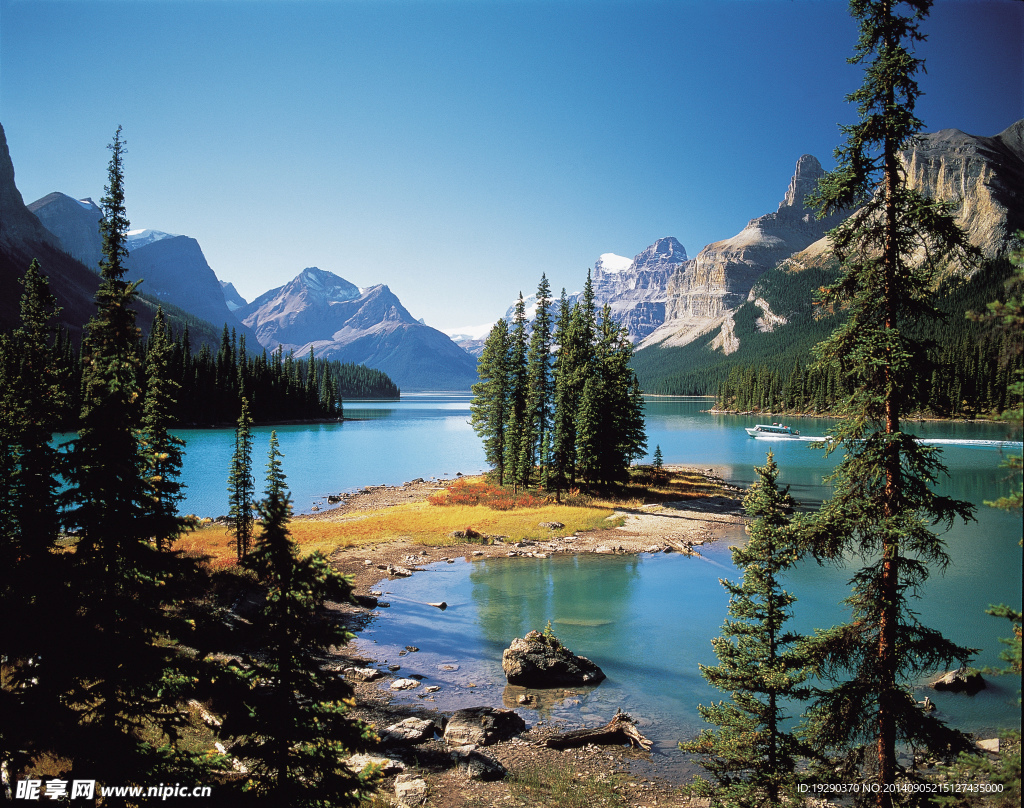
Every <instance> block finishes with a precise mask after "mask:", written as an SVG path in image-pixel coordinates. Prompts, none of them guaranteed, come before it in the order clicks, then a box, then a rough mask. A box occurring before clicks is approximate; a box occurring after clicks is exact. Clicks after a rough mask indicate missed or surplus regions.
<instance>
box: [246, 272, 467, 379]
mask: <svg viewBox="0 0 1024 808" xmlns="http://www.w3.org/2000/svg"><path fill="white" fill-rule="evenodd" d="M238 314H239V316H240V317H241V318H242V320H243V322H244V323H245V324H246V325H248V326H249V327H251V328H252V329H253V330H254V331H255V332H256V336H257V338H258V339H259V342H260V344H261V345H262V346H263V347H265V348H267V349H268V350H275V349H276V348H277V347H278V346H283V347H284V350H285V351H292V350H293V351H295V354H296V356H304V355H306V354H308V353H309V350H310V349H311V348H312V350H313V353H314V355H315V356H317V357H318V358H322V359H339V360H341V361H343V362H356V363H358V364H363V365H367V366H368V367H371V368H376V369H378V370H382V371H384V372H385V373H387V374H388V376H390V377H391V378H392V379H393V380H394V382H395V383H396V384H397V385H398V386H399V387H401V388H402V390H405V391H407V392H408V391H410V390H468V389H469V387H470V385H471V384H473V382H475V381H476V362H475V361H474V360H473V358H472V357H471V356H469V355H468V354H467V353H466V352H465V351H463V350H461V349H460V348H459V347H458V346H457V345H456V344H455V343H454V342H452V341H451V340H450V339H449V338H448V337H447V336H446V335H445V334H442V333H441V332H440V331H438V330H436V329H434V328H430V327H429V326H427V325H424V324H423V323H421V322H419V321H418V320H416V319H415V318H414V317H413V316H412V315H411V314H410V313H409V312H408V310H407V309H406V308H405V306H403V305H402V303H401V301H400V300H399V299H398V298H397V297H396V296H395V295H394V294H393V293H392V292H391V290H390V289H389V288H388V287H387V286H384V285H383V284H380V285H377V286H371V287H369V288H368V289H362V290H361V289H359V288H358V287H356V286H355V285H354V284H351V283H349V282H348V281H347V280H345V279H344V278H341V277H339V276H337V275H335V274H334V273H332V272H327V271H325V270H322V269H319V268H317V267H307V268H306V269H304V270H302V272H300V273H299V274H298V275H297V276H296V277H295V278H293V279H292V280H291V281H289V282H288V283H286V284H285V285H284V286H280V287H278V288H277V289H271V290H270V291H269V292H266V293H265V294H262V295H260V296H259V297H258V298H256V299H255V300H254V301H252V302H251V303H249V304H248V305H247V306H245V307H243V308H241V309H239V310H238Z"/></svg>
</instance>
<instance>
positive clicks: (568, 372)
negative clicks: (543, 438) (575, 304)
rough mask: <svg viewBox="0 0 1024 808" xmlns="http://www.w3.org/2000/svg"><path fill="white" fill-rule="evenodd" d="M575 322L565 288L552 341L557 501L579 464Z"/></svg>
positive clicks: (553, 478) (552, 476)
mask: <svg viewBox="0 0 1024 808" xmlns="http://www.w3.org/2000/svg"><path fill="white" fill-rule="evenodd" d="M571 319H572V308H571V307H570V306H569V300H568V298H567V297H566V294H565V289H564V288H563V289H562V296H561V298H560V299H559V302H558V318H557V320H556V321H555V333H554V335H553V338H552V339H553V342H554V344H555V346H556V348H557V350H556V353H555V362H554V374H553V376H554V378H553V383H554V407H555V409H554V413H553V414H552V418H551V421H552V424H551V456H550V462H551V474H550V479H551V483H552V484H553V485H554V488H555V499H556V500H557V501H561V491H562V489H563V488H564V487H565V486H566V485H567V484H568V483H569V480H570V477H573V475H574V473H575V463H576V453H575V447H576V427H575V423H576V422H575V407H576V406H577V405H578V401H577V399H576V395H575V392H576V391H575V386H574V384H573V372H572V360H573V355H572V352H571V350H569V349H568V347H567V346H568V345H569V344H570V343H569V341H570V334H569V326H570V322H571ZM573 479H574V477H573Z"/></svg>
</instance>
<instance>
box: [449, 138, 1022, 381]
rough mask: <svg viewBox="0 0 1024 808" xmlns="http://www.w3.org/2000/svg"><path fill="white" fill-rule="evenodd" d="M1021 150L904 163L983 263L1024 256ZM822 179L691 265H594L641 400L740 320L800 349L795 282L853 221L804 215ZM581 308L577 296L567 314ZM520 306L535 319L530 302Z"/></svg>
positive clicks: (1007, 142)
mask: <svg viewBox="0 0 1024 808" xmlns="http://www.w3.org/2000/svg"><path fill="white" fill-rule="evenodd" d="M1022 141H1024V120H1022V121H1018V122H1017V123H1015V124H1013V125H1012V126H1010V127H1009V128H1007V129H1006V130H1005V131H1003V132H1001V133H1000V134H998V135H995V136H993V137H981V136H975V135H969V134H966V133H964V132H960V131H959V130H956V129H945V130H941V131H939V132H935V133H932V134H926V135H922V136H921V137H920V138H918V140H917V142H916V143H915V144H914V147H913V148H912V149H910V150H908V151H906V152H905V153H904V154H903V155H902V159H903V162H904V166H905V168H906V171H907V176H908V179H909V183H910V185H911V187H913V188H915V189H916V190H919V191H921V192H922V193H923V194H925V195H926V196H929V197H932V198H938V199H942V200H946V201H949V202H951V203H953V204H954V205H955V206H956V208H955V215H956V219H957V222H958V224H959V225H960V226H961V227H962V228H963V229H964V230H965V232H966V233H967V234H968V237H969V239H970V241H971V242H972V243H973V244H974V245H976V246H977V247H978V248H979V249H980V250H981V251H982V253H983V255H984V256H985V257H987V258H994V257H996V256H999V255H1005V254H1006V253H1007V252H1008V251H1009V250H1011V249H1013V248H1014V247H1019V246H1021V245H1020V244H1019V243H1018V240H1017V238H1016V237H1015V235H1014V233H1015V232H1016V231H1018V230H1020V229H1021V228H1024V145H1022ZM824 173H825V172H824V170H823V169H822V166H821V164H820V162H819V161H818V160H817V159H816V158H815V157H814V156H813V155H810V154H805V155H802V156H801V157H800V158H799V159H798V160H797V162H796V166H795V169H794V172H793V175H792V177H791V179H790V181H789V186H788V188H787V189H786V191H785V193H784V195H783V198H782V201H781V202H780V203H779V205H778V208H777V210H775V211H774V212H771V213H767V214H764V215H762V216H758V217H756V218H754V219H751V220H750V221H749V222H748V224H747V225H746V227H744V228H743V229H742V230H741V231H740V232H739V233H737V234H736V235H734V236H732V237H730V238H727V239H723V240H721V241H717V242H714V243H712V244H709V245H707V246H706V247H704V248H703V249H702V250H701V251H700V252H699V253H698V254H697V255H696V257H695V258H692V259H691V258H688V257H687V255H686V251H685V250H684V249H683V247H682V245H681V244H680V243H679V242H678V241H677V240H676V239H675V238H672V237H665V238H660V239H658V240H657V241H656V242H654V244H652V245H651V246H650V247H648V248H647V249H646V250H644V251H643V252H641V253H640V254H638V255H637V256H636V257H634V258H633V259H632V260H630V259H628V258H623V257H622V256H619V255H615V254H613V253H605V254H603V255H601V257H600V258H599V259H598V260H597V261H595V263H594V266H593V269H592V270H591V278H592V281H593V288H594V295H595V300H596V302H597V304H598V305H599V306H601V305H604V304H606V303H607V304H609V306H610V307H611V312H612V316H613V317H614V319H615V320H616V321H617V322H619V323H620V324H621V325H623V326H624V327H626V328H627V329H628V330H629V334H630V338H631V339H632V340H633V341H634V343H635V345H636V351H637V353H636V355H635V358H634V367H636V368H637V370H638V373H639V374H640V377H641V382H642V383H644V385H645V389H649V390H650V389H654V388H655V387H659V386H660V384H661V380H662V379H664V378H665V377H666V376H667V375H672V374H678V373H681V372H684V370H685V366H686V365H688V364H694V363H696V364H700V365H701V366H710V365H714V364H715V362H716V361H720V360H723V359H725V358H726V357H729V356H731V355H733V354H735V353H736V352H737V351H738V350H740V342H741V340H740V336H739V333H738V329H737V320H736V318H737V316H738V315H740V314H742V316H743V318H744V322H746V320H747V319H749V320H750V321H751V325H752V328H753V332H754V333H759V334H766V333H767V334H771V333H774V332H779V338H778V340H777V341H776V342H777V345H776V348H775V349H774V350H777V351H782V352H786V351H788V350H791V349H792V348H793V346H794V345H797V344H800V345H804V344H805V343H806V340H805V339H804V336H805V333H804V332H805V331H806V326H807V324H808V323H809V322H810V321H811V320H812V319H813V316H812V305H811V303H812V299H813V294H814V289H815V288H816V287H814V285H813V284H812V283H810V282H809V281H810V276H806V277H803V278H799V279H797V277H796V276H797V274H798V273H801V272H804V271H805V270H807V269H817V270H820V269H823V268H825V267H832V268H833V269H834V261H833V260H832V259H831V257H830V255H829V243H828V238H827V237H826V233H827V232H828V231H829V230H831V229H832V228H834V227H835V226H836V225H838V224H839V223H840V222H841V221H842V220H843V219H844V218H845V216H846V215H848V212H846V213H836V214H833V215H831V216H828V217H825V218H823V219H819V218H817V216H816V214H815V212H814V211H813V210H811V209H810V208H808V207H807V204H806V202H807V196H808V194H810V193H811V192H812V191H813V190H814V189H815V187H816V185H817V182H818V180H819V179H820V178H821V177H822V176H823V175H824ZM815 277H816V278H820V277H821V276H818V275H815ZM769 289H770V294H769V291H768V290H769ZM780 290H781V291H780ZM769 297H770V298H771V303H769V300H768V298H769ZM578 298H579V294H578V293H577V294H575V295H573V296H571V298H570V302H575V300H577V299H578ZM526 304H527V311H528V312H530V311H531V308H532V307H533V306H535V305H536V300H535V298H533V297H531V298H527V299H526ZM513 313H514V306H513V307H509V309H508V310H507V311H506V313H505V318H506V319H507V320H509V321H510V322H511V319H512V316H513ZM744 328H745V330H746V331H747V332H750V329H746V327H745V326H744ZM461 344H463V346H464V347H465V348H466V350H468V351H470V352H472V353H474V354H479V352H480V350H482V345H483V342H482V340H480V339H475V340H471V339H468V338H467V339H466V340H464V341H463V342H462V343H461ZM686 347H689V350H687V351H685V352H683V353H679V349H683V348H686ZM715 357H717V358H718V359H716V358H715ZM688 391H689V392H693V390H689V389H688Z"/></svg>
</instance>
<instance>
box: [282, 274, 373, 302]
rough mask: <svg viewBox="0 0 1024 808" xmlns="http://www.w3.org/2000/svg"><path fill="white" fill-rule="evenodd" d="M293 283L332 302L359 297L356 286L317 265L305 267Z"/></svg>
mask: <svg viewBox="0 0 1024 808" xmlns="http://www.w3.org/2000/svg"><path fill="white" fill-rule="evenodd" d="M293 283H297V284H301V285H302V286H305V287H306V288H307V289H309V290H310V291H311V292H314V293H316V294H318V295H320V296H322V297H324V298H325V299H327V300H329V301H333V302H338V303H340V302H343V301H346V300H355V299H356V298H357V297H359V287H358V286H356V285H355V284H352V283H349V282H348V281H347V280H345V279H344V278H342V277H340V276H339V275H335V274H334V273H333V272H328V271H327V270H324V269H320V268H319V267H306V268H305V269H304V270H302V272H300V273H299V274H298V275H297V276H296V278H295V280H294V281H293Z"/></svg>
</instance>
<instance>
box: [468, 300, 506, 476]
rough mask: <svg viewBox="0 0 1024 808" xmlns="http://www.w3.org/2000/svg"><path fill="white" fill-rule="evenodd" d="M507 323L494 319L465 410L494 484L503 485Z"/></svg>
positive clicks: (478, 362)
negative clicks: (494, 480) (471, 395)
mask: <svg viewBox="0 0 1024 808" xmlns="http://www.w3.org/2000/svg"><path fill="white" fill-rule="evenodd" d="M508 346H509V339H508V323H506V322H505V321H504V320H503V319H502V320H498V322H496V323H495V324H494V327H493V328H492V329H491V332H490V334H489V335H488V336H487V341H486V342H485V343H484V349H483V352H482V353H481V354H480V359H479V360H478V361H477V374H478V375H479V377H480V381H478V382H477V383H476V384H474V385H473V400H472V401H471V402H470V405H469V410H470V414H471V423H472V424H473V429H474V430H475V431H476V434H477V435H479V436H480V438H481V439H482V440H483V443H484V457H485V458H486V459H487V462H488V463H490V465H491V467H492V468H493V469H494V470H495V472H496V474H497V477H498V485H504V483H505V441H506V423H507V420H508V415H507V413H508V391H509V361H508Z"/></svg>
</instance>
